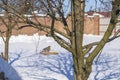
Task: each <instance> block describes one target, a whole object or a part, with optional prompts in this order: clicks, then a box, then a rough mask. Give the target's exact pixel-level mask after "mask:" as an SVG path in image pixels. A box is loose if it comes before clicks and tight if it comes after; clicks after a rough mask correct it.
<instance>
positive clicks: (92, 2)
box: [85, 0, 100, 11]
mask: <svg viewBox="0 0 120 80" xmlns="http://www.w3.org/2000/svg"><path fill="white" fill-rule="evenodd" d="M98 7H100V1H99V0H97V4H96V2H95V0H88V1H87V2H86V6H85V11H89V10H91V8H92V10H95V8H98Z"/></svg>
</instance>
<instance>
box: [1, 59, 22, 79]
mask: <svg viewBox="0 0 120 80" xmlns="http://www.w3.org/2000/svg"><path fill="white" fill-rule="evenodd" d="M0 72H4V73H5V77H6V78H9V80H21V78H20V76H19V75H18V73H17V72H16V71H15V70H14V69H13V68H12V66H10V65H9V64H8V63H7V62H5V61H4V60H3V59H2V58H1V57H0Z"/></svg>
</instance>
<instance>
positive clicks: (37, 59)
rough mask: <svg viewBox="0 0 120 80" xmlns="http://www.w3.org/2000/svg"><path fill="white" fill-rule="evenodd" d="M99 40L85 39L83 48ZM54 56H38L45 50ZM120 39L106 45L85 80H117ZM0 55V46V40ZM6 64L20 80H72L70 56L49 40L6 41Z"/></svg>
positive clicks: (23, 37)
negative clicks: (7, 55) (7, 61)
mask: <svg viewBox="0 0 120 80" xmlns="http://www.w3.org/2000/svg"><path fill="white" fill-rule="evenodd" d="M100 39H101V36H93V35H85V37H84V44H87V43H89V42H93V41H98V40H100ZM49 45H50V46H51V51H56V52H58V53H59V54H58V55H42V54H40V51H41V50H42V49H43V48H44V47H47V46H49ZM119 46H120V38H118V39H116V40H114V41H113V42H110V43H108V44H106V46H105V47H104V49H103V50H102V53H101V54H100V56H99V58H98V59H96V60H97V61H96V60H95V62H94V64H93V71H92V73H91V75H90V78H89V80H120V47H119ZM0 47H1V48H0V52H3V51H4V48H3V47H4V44H3V42H2V40H1V39H0ZM9 56H10V59H9V64H10V65H12V66H13V68H14V69H15V70H16V71H17V72H18V74H20V76H21V78H22V80H73V62H72V55H71V53H69V52H68V51H66V50H65V49H63V48H62V47H61V46H59V45H58V44H57V43H56V42H55V41H54V39H53V38H51V37H46V36H38V35H37V34H35V35H34V36H26V35H20V36H12V38H11V39H10V51H9Z"/></svg>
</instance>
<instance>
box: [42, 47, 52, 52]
mask: <svg viewBox="0 0 120 80" xmlns="http://www.w3.org/2000/svg"><path fill="white" fill-rule="evenodd" d="M50 50H51V46H48V47H45V48H43V50H42V52H49V51H50Z"/></svg>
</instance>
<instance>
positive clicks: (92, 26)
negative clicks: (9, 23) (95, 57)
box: [0, 15, 99, 35]
mask: <svg viewBox="0 0 120 80" xmlns="http://www.w3.org/2000/svg"><path fill="white" fill-rule="evenodd" d="M31 20H32V21H35V20H34V18H33V17H31ZM37 20H38V22H41V23H42V24H45V25H50V23H51V19H50V18H49V17H43V16H42V17H40V16H39V17H37ZM84 21H85V26H84V33H85V34H94V35H99V16H98V15H94V16H92V17H91V16H89V15H85V18H84ZM67 22H68V26H69V28H71V17H68V19H67ZM21 25H24V24H18V25H17V26H16V27H18V26H21ZM55 28H56V29H58V30H60V31H63V32H65V30H64V26H63V23H61V22H59V21H55ZM0 30H1V31H6V28H5V26H4V25H3V24H2V22H1V21H0ZM35 33H39V34H41V35H44V34H46V33H45V32H43V31H38V30H37V29H35V28H31V27H27V28H23V29H21V30H16V29H13V31H12V34H13V35H19V34H27V35H33V34H35Z"/></svg>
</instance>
